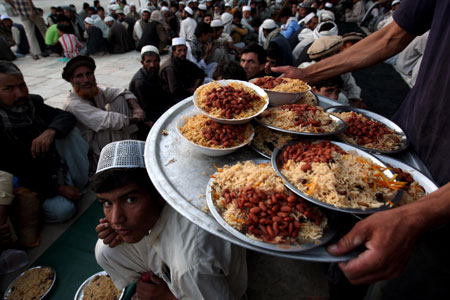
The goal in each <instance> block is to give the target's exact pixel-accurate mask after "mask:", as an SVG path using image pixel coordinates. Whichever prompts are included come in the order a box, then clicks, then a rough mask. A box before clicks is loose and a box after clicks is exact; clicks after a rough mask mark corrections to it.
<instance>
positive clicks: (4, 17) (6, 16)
mask: <svg viewBox="0 0 450 300" xmlns="http://www.w3.org/2000/svg"><path fill="white" fill-rule="evenodd" d="M3 20H12V19H11V18H10V17H9V16H8V15H4V16H2V21H3Z"/></svg>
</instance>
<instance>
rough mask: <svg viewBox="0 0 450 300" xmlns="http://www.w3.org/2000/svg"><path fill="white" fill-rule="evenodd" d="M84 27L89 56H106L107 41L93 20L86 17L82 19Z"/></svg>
mask: <svg viewBox="0 0 450 300" xmlns="http://www.w3.org/2000/svg"><path fill="white" fill-rule="evenodd" d="M84 26H85V27H86V48H87V53H88V54H89V55H95V54H97V55H106V54H107V53H108V41H107V40H106V39H105V38H104V37H103V32H102V30H101V29H100V28H98V27H97V26H95V25H94V20H93V19H92V18H89V17H87V18H86V19H84Z"/></svg>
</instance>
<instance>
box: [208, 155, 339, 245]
mask: <svg viewBox="0 0 450 300" xmlns="http://www.w3.org/2000/svg"><path fill="white" fill-rule="evenodd" d="M253 161H254V162H255V163H257V164H260V163H266V164H268V163H270V161H268V160H267V159H253ZM213 183H214V178H211V179H210V180H209V182H208V185H207V187H206V201H207V203H208V208H209V211H210V212H211V213H212V215H213V216H214V218H215V219H216V221H217V222H218V223H219V224H220V225H222V227H224V228H225V229H226V230H228V232H230V233H231V234H232V235H234V236H235V237H237V238H238V239H241V240H243V241H244V242H246V243H249V244H252V245H255V246H258V247H261V248H265V249H268V250H274V251H282V252H301V251H306V250H310V249H313V248H316V247H319V246H320V245H325V244H326V243H328V242H329V241H330V240H331V239H332V238H333V237H334V236H335V235H336V229H334V228H333V226H332V223H333V222H332V218H330V217H329V216H326V217H327V220H328V225H327V228H325V230H324V235H323V236H322V238H320V239H318V240H315V241H314V242H310V243H304V244H271V243H266V242H263V241H258V240H255V239H252V238H250V237H248V236H247V235H245V234H243V233H242V232H240V231H239V230H237V229H235V228H233V226H231V225H230V224H228V223H227V222H226V221H225V219H224V218H222V216H221V215H220V213H219V211H218V210H217V208H216V206H215V205H214V201H213V197H212V185H213ZM322 213H323V212H322ZM330 224H331V226H330Z"/></svg>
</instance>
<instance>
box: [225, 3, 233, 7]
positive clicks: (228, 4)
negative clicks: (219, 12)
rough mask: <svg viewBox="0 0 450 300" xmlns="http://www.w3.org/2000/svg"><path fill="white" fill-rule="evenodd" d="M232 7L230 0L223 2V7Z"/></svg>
mask: <svg viewBox="0 0 450 300" xmlns="http://www.w3.org/2000/svg"><path fill="white" fill-rule="evenodd" d="M227 6H228V7H233V6H232V5H231V3H230V2H227V3H225V7H227Z"/></svg>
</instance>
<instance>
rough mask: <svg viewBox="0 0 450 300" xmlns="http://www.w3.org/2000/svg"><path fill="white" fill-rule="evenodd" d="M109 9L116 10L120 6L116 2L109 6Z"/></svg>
mask: <svg viewBox="0 0 450 300" xmlns="http://www.w3.org/2000/svg"><path fill="white" fill-rule="evenodd" d="M109 9H110V10H118V9H120V6H119V5H118V4H113V5H111V6H110V7H109Z"/></svg>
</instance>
